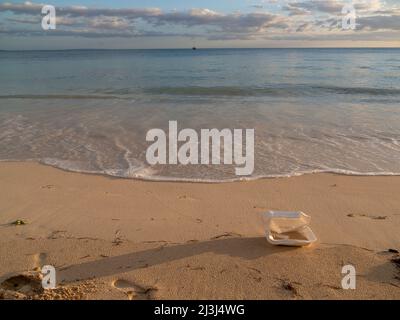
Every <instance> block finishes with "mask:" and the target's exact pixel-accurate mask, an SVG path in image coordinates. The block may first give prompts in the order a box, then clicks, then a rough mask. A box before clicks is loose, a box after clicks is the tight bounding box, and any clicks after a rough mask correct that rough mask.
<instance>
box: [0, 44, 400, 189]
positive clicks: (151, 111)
mask: <svg viewBox="0 0 400 320" xmlns="http://www.w3.org/2000/svg"><path fill="white" fill-rule="evenodd" d="M399 102H400V49H199V50H196V51H193V50H65V51H0V161H37V162H40V163H44V164H47V165H51V166H55V167H59V168H62V169H66V170H71V171H77V172H86V173H96V174H105V175H109V176H116V177H124V178H137V179H148V180H171V181H199V182H201V181H204V182H222V181H232V180H237V179H243V177H237V176H236V175H235V170H234V167H235V166H232V165H187V166H184V165H166V166H162V165H158V166H149V165H148V164H147V162H146V150H147V147H148V146H149V143H148V142H146V133H147V131H148V130H150V129H153V128H161V129H164V130H166V131H167V130H168V122H169V121H172V120H174V121H177V122H178V125H179V129H184V128H193V129H195V130H200V129H212V128H217V129H224V128H229V129H231V130H233V129H255V170H254V173H253V175H252V176H250V177H247V178H246V179H258V178H264V177H283V176H295V175H302V174H308V173H316V172H333V173H339V174H349V175H400V105H399Z"/></svg>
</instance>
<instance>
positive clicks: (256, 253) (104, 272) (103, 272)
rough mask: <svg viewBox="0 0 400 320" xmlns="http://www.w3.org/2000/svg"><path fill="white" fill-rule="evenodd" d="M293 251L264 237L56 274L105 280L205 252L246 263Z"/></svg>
mask: <svg viewBox="0 0 400 320" xmlns="http://www.w3.org/2000/svg"><path fill="white" fill-rule="evenodd" d="M291 250H295V249H293V248H285V247H276V246H272V245H270V244H269V243H268V242H267V241H266V240H265V238H261V237H259V238H229V239H220V240H209V241H204V242H190V243H186V244H181V245H172V246H162V247H158V248H153V249H148V250H143V251H137V252H132V253H129V254H124V255H120V256H115V257H109V258H102V259H101V260H97V261H91V262H86V263H81V264H76V265H71V266H68V267H64V268H63V269H62V270H61V271H59V272H58V274H57V277H58V279H59V280H60V281H65V282H68V281H74V280H76V279H79V280H85V279H90V278H93V277H96V278H98V277H105V276H111V275H115V274H120V273H122V272H129V271H133V270H137V269H142V268H147V267H151V266H156V265H160V264H163V263H167V262H171V261H176V260H180V259H184V258H188V257H192V256H197V255H201V254H204V253H214V254H216V255H226V256H230V257H237V258H242V259H246V260H253V259H257V258H260V257H265V256H268V255H270V254H274V253H278V252H285V251H291Z"/></svg>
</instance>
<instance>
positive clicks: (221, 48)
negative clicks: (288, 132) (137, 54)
mask: <svg viewBox="0 0 400 320" xmlns="http://www.w3.org/2000/svg"><path fill="white" fill-rule="evenodd" d="M249 49H250V50H269V49H272V50H281V49H296V50H299V49H318V50H321V49H400V46H399V47H248V48H247V47H246V48H237V47H220V48H213V47H204V48H200V47H196V50H249ZM77 50H87V51H90V50H92V51H113V50H114V51H116V50H118V51H124V50H125V51H128V50H193V48H69V49H65V48H63V49H0V52H16V51H77Z"/></svg>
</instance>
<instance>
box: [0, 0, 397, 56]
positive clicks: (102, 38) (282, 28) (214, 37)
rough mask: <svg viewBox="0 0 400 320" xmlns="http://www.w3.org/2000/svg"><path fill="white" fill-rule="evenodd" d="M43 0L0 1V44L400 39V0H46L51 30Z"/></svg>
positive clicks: (364, 42) (291, 43)
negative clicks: (349, 19) (349, 22)
mask: <svg viewBox="0 0 400 320" xmlns="http://www.w3.org/2000/svg"><path fill="white" fill-rule="evenodd" d="M346 3H353V4H354V7H355V9H356V13H357V20H356V24H357V25H356V29H355V30H343V29H342V16H343V15H342V8H343V7H344V5H345V4H346ZM43 4H44V3H41V2H26V1H12V2H0V49H9V50H19V49H75V48H110V49H112V48H188V47H191V46H193V45H195V46H198V47H207V48H214V47H221V48H224V47H225V48H226V47H229V48H232V47H239V48H240V47H258V48H263V47H364V46H365V47H400V1H399V0H386V1H385V0H353V1H350V0H324V1H319V0H214V1H210V0H203V1H200V0H168V1H167V0H146V1H144V0H114V1H105V0H70V1H65V0H49V2H46V3H45V4H51V5H53V6H55V8H56V12H57V29H56V30H48V31H44V30H42V28H41V19H42V14H41V8H42V6H43Z"/></svg>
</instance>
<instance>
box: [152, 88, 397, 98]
mask: <svg viewBox="0 0 400 320" xmlns="http://www.w3.org/2000/svg"><path fill="white" fill-rule="evenodd" d="M144 92H145V93H150V94H167V95H195V96H199V95H200V96H204V95H205V96H272V97H274V96H276V97H288V96H289V97H296V96H313V95H320V94H329V93H330V94H332V93H333V94H343V95H368V96H393V95H396V96H397V95H400V88H399V89H396V88H371V87H337V86H307V85H304V86H301V85H295V86H278V87H261V88H260V87H234V86H232V87H160V88H149V89H145V90H144Z"/></svg>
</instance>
